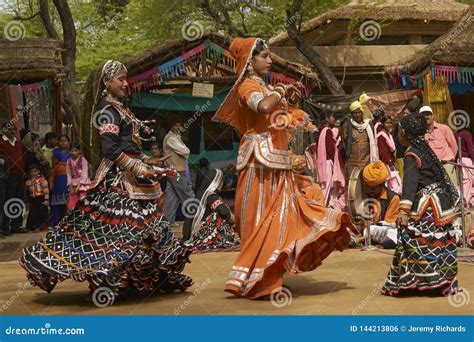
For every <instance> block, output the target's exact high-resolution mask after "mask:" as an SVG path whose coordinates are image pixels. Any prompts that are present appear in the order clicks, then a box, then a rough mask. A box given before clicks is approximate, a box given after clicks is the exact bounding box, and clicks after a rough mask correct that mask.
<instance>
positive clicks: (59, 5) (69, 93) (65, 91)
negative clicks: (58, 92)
mask: <svg viewBox="0 0 474 342" xmlns="http://www.w3.org/2000/svg"><path fill="white" fill-rule="evenodd" d="M53 3H54V6H55V7H56V9H57V11H58V13H59V17H60V18H61V24H62V27H63V42H64V50H63V52H62V57H63V63H64V68H65V71H66V78H65V79H64V80H63V84H62V98H61V104H62V106H63V108H64V110H65V111H66V117H67V120H68V121H70V122H68V123H69V124H72V125H73V126H72V128H73V132H74V137H75V138H76V139H77V138H79V137H80V127H81V125H80V118H81V111H80V108H79V100H78V98H77V90H76V28H75V26H74V19H73V17H72V13H71V9H70V8H69V5H68V3H67V1H63V0H53Z"/></svg>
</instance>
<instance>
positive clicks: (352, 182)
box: [347, 167, 364, 218]
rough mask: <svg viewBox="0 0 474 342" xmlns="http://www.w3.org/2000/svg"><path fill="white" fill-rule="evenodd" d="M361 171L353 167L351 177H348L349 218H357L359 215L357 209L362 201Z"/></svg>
mask: <svg viewBox="0 0 474 342" xmlns="http://www.w3.org/2000/svg"><path fill="white" fill-rule="evenodd" d="M361 171H362V170H361V169H359V168H357V167H355V168H353V169H352V172H351V175H350V177H349V184H348V187H347V191H348V202H349V211H350V214H351V217H353V218H354V217H357V216H360V215H359V207H360V205H361V203H362V201H363V200H364V196H363V194H362V181H361V179H360V177H361Z"/></svg>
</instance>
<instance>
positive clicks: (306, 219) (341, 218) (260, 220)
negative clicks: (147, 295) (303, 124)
mask: <svg viewBox="0 0 474 342" xmlns="http://www.w3.org/2000/svg"><path fill="white" fill-rule="evenodd" d="M229 51H230V53H231V54H232V55H233V57H234V58H236V60H237V75H238V79H237V81H236V83H235V85H234V87H233V88H232V89H231V91H230V92H229V94H228V96H227V97H226V99H225V100H224V102H223V103H222V105H221V107H220V108H219V110H218V111H217V113H216V115H215V117H214V120H216V121H222V122H226V123H228V124H230V125H232V126H233V127H234V128H235V129H236V130H237V131H238V132H239V133H240V134H241V135H242V139H241V142H240V147H239V153H238V157H237V169H238V170H239V171H240V175H239V181H238V184H237V189H236V199H235V219H236V220H235V221H236V227H237V229H238V230H239V234H240V237H241V252H240V254H239V256H238V257H237V259H236V261H235V263H234V266H233V267H232V270H231V271H230V274H229V279H228V281H227V283H226V285H225V290H226V291H228V292H230V293H233V294H235V295H237V296H241V297H246V298H251V299H255V298H259V297H263V296H267V295H271V294H272V293H273V294H275V293H277V292H279V291H281V290H282V285H283V274H284V273H285V272H289V273H292V274H296V273H299V272H305V271H311V270H314V269H315V268H316V267H318V266H319V265H321V263H322V260H323V259H324V258H326V257H327V256H328V255H329V254H330V253H331V252H332V251H333V250H334V249H338V250H341V251H342V250H343V249H344V248H346V247H347V246H348V245H349V240H350V237H349V233H348V232H347V228H350V227H352V223H351V221H350V219H349V216H348V215H347V214H346V213H342V212H341V211H339V210H333V209H328V208H325V207H324V206H323V205H321V202H320V201H318V200H317V198H318V196H317V195H318V194H311V195H310V196H308V194H309V193H308V192H314V190H315V187H314V183H312V182H311V180H310V179H309V178H308V177H305V176H303V175H301V174H300V173H298V172H295V171H294V169H295V168H298V169H299V168H300V166H301V162H300V161H298V158H295V157H294V156H293V155H292V154H291V152H290V151H289V148H288V142H289V139H288V136H289V134H288V126H287V125H283V127H282V126H281V125H280V124H281V122H282V121H283V122H284V121H285V119H284V117H285V116H287V117H288V118H289V119H288V120H287V122H289V123H292V122H293V121H295V120H293V115H294V117H295V118H297V121H300V116H301V111H300V112H296V110H289V111H287V105H286V99H285V98H286V97H292V96H294V95H295V94H296V95H297V93H298V90H297V88H296V87H294V86H283V85H277V86H276V87H275V88H271V87H270V86H268V85H266V84H265V82H264V81H263V79H262V76H263V75H265V74H267V73H268V72H269V71H270V67H271V64H272V60H271V58H270V51H269V49H268V47H267V45H266V44H265V42H264V41H263V40H261V39H258V38H245V39H243V38H236V39H234V40H233V42H232V44H231V45H230V48H229ZM282 118H283V120H281V119H282ZM295 161H296V162H295ZM316 187H317V186H316ZM304 188H306V189H304ZM319 192H320V189H319Z"/></svg>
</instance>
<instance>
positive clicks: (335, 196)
mask: <svg viewBox="0 0 474 342" xmlns="http://www.w3.org/2000/svg"><path fill="white" fill-rule="evenodd" d="M335 122H336V118H335V117H334V114H333V113H328V114H327V115H326V123H325V125H324V128H323V129H322V130H321V133H320V135H319V140H318V180H319V182H320V183H321V186H322V188H323V193H324V204H325V205H327V206H331V207H337V208H340V209H345V207H346V200H345V186H346V181H345V178H344V170H343V168H342V161H341V159H340V158H341V155H340V153H339V149H338V145H340V141H341V138H340V137H339V131H338V129H337V128H335V127H334V124H335Z"/></svg>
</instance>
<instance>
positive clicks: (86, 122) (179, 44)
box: [81, 33, 319, 164]
mask: <svg viewBox="0 0 474 342" xmlns="http://www.w3.org/2000/svg"><path fill="white" fill-rule="evenodd" d="M207 39H209V40H211V41H212V42H213V43H215V44H217V45H219V46H221V47H222V48H224V49H228V47H229V45H230V42H231V41H230V40H229V39H228V38H226V37H224V36H222V35H220V34H215V33H209V34H205V35H203V36H202V37H201V38H200V39H197V40H195V41H187V40H185V39H176V40H171V41H168V42H166V43H163V44H161V45H158V46H156V47H154V48H152V49H149V50H147V51H145V52H143V53H142V54H140V55H139V56H138V57H136V58H132V59H129V60H125V61H124V63H125V65H126V66H127V69H128V76H129V77H133V76H135V75H138V74H140V73H143V72H145V71H148V70H151V69H152V68H154V67H156V66H158V65H161V64H163V63H165V62H167V61H170V60H172V59H174V58H176V57H178V56H181V55H182V54H184V53H185V52H188V51H189V50H191V49H193V48H194V47H196V46H198V45H200V44H202V43H203V42H204V41H205V40H207ZM271 57H272V60H273V65H272V69H273V70H275V71H277V72H279V73H282V74H284V75H287V76H291V77H293V78H295V79H297V80H300V79H301V77H304V81H308V83H311V82H313V83H319V78H318V75H317V73H316V72H315V71H313V70H312V69H310V68H308V67H305V66H303V65H301V64H298V63H294V62H291V61H288V60H286V59H283V58H281V57H279V56H277V55H274V54H272V56H271ZM100 68H101V66H98V67H97V68H96V69H95V70H94V71H92V72H91V74H90V75H89V77H88V79H87V81H86V83H85V84H84V86H83V89H84V90H85V91H84V95H83V99H82V103H83V105H82V115H83V116H82V117H83V120H82V127H81V137H82V140H83V141H84V145H83V146H82V149H83V152H84V154H85V155H86V157H87V158H88V160H89V161H91V162H92V163H93V164H94V163H95V162H96V161H97V160H95V159H97V155H98V154H99V153H98V152H97V151H94V152H92V151H91V148H90V146H95V147H97V146H99V139H98V135H97V130H95V131H94V132H93V133H92V137H91V131H90V129H91V124H90V122H91V118H92V115H93V111H94V109H93V107H94V105H95V102H96V101H97V98H96V97H97V94H98V91H99V89H98V87H99V80H100V72H101V70H100ZM89 143H90V144H89Z"/></svg>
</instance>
